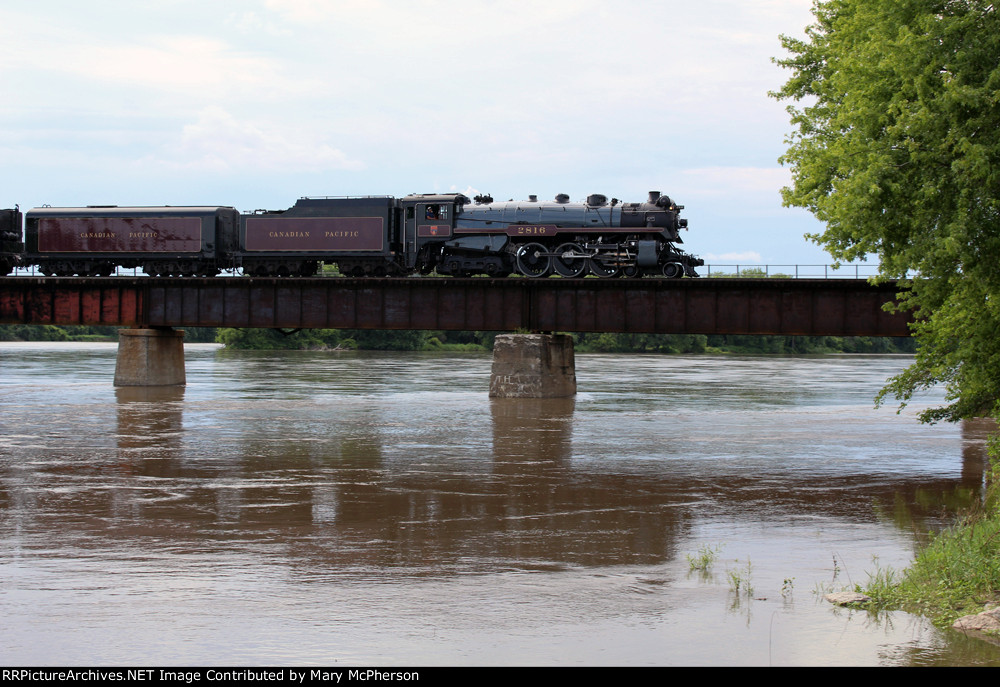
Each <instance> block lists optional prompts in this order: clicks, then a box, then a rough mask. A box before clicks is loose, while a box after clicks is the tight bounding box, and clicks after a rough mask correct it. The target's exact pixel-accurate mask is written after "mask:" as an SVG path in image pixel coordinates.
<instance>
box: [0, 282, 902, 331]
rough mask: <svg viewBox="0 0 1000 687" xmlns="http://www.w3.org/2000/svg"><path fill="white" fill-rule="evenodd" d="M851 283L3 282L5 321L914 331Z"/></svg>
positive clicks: (885, 296) (882, 294) (871, 289)
mask: <svg viewBox="0 0 1000 687" xmlns="http://www.w3.org/2000/svg"><path fill="white" fill-rule="evenodd" d="M896 291H897V288H896V285H895V283H892V282H889V283H886V284H881V285H871V284H868V283H867V282H865V281H862V280H848V279H829V280H827V279H729V278H717V279H706V278H703V279H679V280H668V279H632V280H628V279H555V278H553V279H542V280H529V279H517V278H510V279H452V278H409V279H349V278H314V279H270V278H250V277H246V278H244V277H231V278H215V279H154V278H147V277H109V278H100V279H82V278H79V279H78V278H35V277H27V278H26V277H16V278H15V277H8V278H2V279H0V323H4V324H9V323H23V324H112V325H123V326H140V325H142V326H163V327H263V328H291V329H296V328H304V329H305V328H313V329H431V330H466V331H470V330H479V331H513V330H515V329H525V330H531V331H563V332H627V333H660V334H781V335H809V336H823V335H835V336H908V335H909V329H908V327H907V323H908V321H909V319H908V316H907V315H906V314H892V313H887V312H885V311H884V310H883V309H882V306H883V304H885V303H887V302H889V301H892V300H893V299H894V298H895V296H896Z"/></svg>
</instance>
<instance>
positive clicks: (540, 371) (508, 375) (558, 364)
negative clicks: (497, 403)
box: [490, 334, 576, 398]
mask: <svg viewBox="0 0 1000 687" xmlns="http://www.w3.org/2000/svg"><path fill="white" fill-rule="evenodd" d="M575 395H576V361H575V358H574V356H573V337H571V336H569V335H568V334H501V335H499V336H498V337H497V338H496V340H495V342H494V344H493V371H492V374H491V375H490V397H491V398H566V397H570V396H575Z"/></svg>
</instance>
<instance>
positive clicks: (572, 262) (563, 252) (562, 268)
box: [552, 243, 587, 279]
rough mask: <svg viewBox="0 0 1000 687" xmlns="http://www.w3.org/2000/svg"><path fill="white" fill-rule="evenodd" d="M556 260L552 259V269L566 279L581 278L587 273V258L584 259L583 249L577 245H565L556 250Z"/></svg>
mask: <svg viewBox="0 0 1000 687" xmlns="http://www.w3.org/2000/svg"><path fill="white" fill-rule="evenodd" d="M556 253H558V255H556V257H555V258H553V259H552V268H553V269H554V270H555V271H556V274H560V275H562V276H564V277H569V278H570V279H572V278H573V277H579V276H580V275H582V274H583V273H584V272H586V271H587V258H585V257H583V249H582V248H580V246H578V245H577V244H575V243H564V244H563V245H561V246H559V247H558V248H556Z"/></svg>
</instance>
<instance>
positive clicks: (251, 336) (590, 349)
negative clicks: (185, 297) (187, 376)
mask: <svg viewBox="0 0 1000 687" xmlns="http://www.w3.org/2000/svg"><path fill="white" fill-rule="evenodd" d="M496 334H497V332H452V331H388V330H343V329H309V330H300V331H296V332H286V331H278V330H273V329H215V328H207V327H191V328H187V329H185V341H186V342H189V343H211V342H214V343H222V344H225V346H226V348H229V349H235V350H388V351H461V352H468V351H484V352H490V351H492V350H493V339H494V338H495V336H496ZM572 336H573V339H574V345H575V348H576V352H578V353H663V354H691V353H711V354H719V353H739V354H760V353H764V354H767V353H774V354H782V355H788V354H803V353H808V354H817V353H818V354H822V353H913V352H914V350H915V348H914V342H913V340H912V339H910V338H908V337H904V338H880V337H838V336H744V335H712V336H706V335H704V334H620V333H619V334H615V333H608V332H603V333H602V332H590V333H576V334H573V335H572ZM117 340H118V328H117V327H88V326H77V327H68V326H55V325H0V341H117Z"/></svg>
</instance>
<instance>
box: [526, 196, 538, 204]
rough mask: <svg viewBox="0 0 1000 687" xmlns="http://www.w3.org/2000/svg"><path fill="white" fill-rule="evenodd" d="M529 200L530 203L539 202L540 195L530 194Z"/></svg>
mask: <svg viewBox="0 0 1000 687" xmlns="http://www.w3.org/2000/svg"><path fill="white" fill-rule="evenodd" d="M528 202H529V203H537V202H538V196H534V195H532V196H528Z"/></svg>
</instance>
